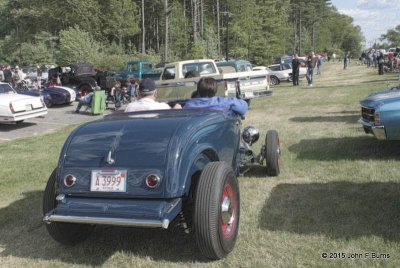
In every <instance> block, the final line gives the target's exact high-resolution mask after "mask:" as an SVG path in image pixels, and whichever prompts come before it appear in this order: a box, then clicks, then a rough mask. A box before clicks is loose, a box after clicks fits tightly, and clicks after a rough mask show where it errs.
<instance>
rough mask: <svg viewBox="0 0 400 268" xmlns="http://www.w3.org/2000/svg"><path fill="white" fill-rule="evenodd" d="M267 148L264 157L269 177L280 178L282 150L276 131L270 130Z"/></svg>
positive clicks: (266, 137)
mask: <svg viewBox="0 0 400 268" xmlns="http://www.w3.org/2000/svg"><path fill="white" fill-rule="evenodd" d="M265 147H266V150H265V155H264V157H265V159H266V166H267V175H268V176H270V177H274V176H278V175H279V173H280V155H281V148H280V143H279V136H278V132H276V130H268V132H267V135H266V136H265Z"/></svg>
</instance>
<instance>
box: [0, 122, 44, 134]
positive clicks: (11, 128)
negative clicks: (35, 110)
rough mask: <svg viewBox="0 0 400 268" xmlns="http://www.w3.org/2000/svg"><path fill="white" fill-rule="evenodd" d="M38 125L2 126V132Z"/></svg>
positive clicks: (0, 130)
mask: <svg viewBox="0 0 400 268" xmlns="http://www.w3.org/2000/svg"><path fill="white" fill-rule="evenodd" d="M34 125H37V124H36V123H29V122H22V123H18V124H0V132H10V131H13V130H15V129H21V128H26V127H30V126H34Z"/></svg>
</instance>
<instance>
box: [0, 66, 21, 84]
mask: <svg viewBox="0 0 400 268" xmlns="http://www.w3.org/2000/svg"><path fill="white" fill-rule="evenodd" d="M25 77H26V75H25V74H24V72H23V71H22V70H21V69H20V68H19V66H18V65H16V66H15V67H14V68H11V66H10V65H2V66H1V68H0V82H5V83H9V84H11V85H13V86H15V85H17V84H19V83H21V81H23V80H24V79H25Z"/></svg>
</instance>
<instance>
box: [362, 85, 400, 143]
mask: <svg viewBox="0 0 400 268" xmlns="http://www.w3.org/2000/svg"><path fill="white" fill-rule="evenodd" d="M360 105H361V118H360V120H359V121H358V122H359V123H361V125H362V126H363V128H364V131H365V133H370V134H373V135H374V136H375V137H376V138H377V139H379V140H400V87H394V88H392V89H390V90H384V91H379V92H375V93H372V94H371V95H369V96H368V97H367V98H366V99H364V100H362V101H360Z"/></svg>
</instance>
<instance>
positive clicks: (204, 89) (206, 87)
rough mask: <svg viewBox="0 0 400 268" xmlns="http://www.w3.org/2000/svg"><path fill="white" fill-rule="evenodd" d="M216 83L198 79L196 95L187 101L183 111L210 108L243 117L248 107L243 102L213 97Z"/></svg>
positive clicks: (210, 79) (229, 98)
mask: <svg viewBox="0 0 400 268" xmlns="http://www.w3.org/2000/svg"><path fill="white" fill-rule="evenodd" d="M217 89H218V85H217V81H216V80H215V79H214V78H212V77H203V78H200V80H199V82H198V83H197V92H196V93H197V94H193V95H192V96H195V97H194V98H192V99H190V100H188V101H187V102H186V104H185V106H184V109H190V108H210V109H217V110H226V111H233V112H235V113H237V114H239V115H240V116H242V117H244V115H245V114H246V112H247V110H248V108H249V107H248V105H247V103H246V102H245V101H244V100H241V99H237V98H231V97H219V96H215V94H216V93H217Z"/></svg>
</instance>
